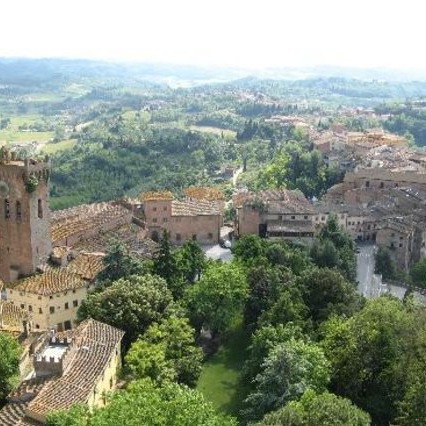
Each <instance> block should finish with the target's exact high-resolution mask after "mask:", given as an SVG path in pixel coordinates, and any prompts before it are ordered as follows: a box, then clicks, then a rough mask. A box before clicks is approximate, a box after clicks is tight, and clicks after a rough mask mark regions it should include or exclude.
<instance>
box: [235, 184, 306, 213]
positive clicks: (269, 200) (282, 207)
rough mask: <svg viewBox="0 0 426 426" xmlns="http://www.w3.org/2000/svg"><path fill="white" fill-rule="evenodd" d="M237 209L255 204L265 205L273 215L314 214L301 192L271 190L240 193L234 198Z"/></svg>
mask: <svg viewBox="0 0 426 426" xmlns="http://www.w3.org/2000/svg"><path fill="white" fill-rule="evenodd" d="M233 201H234V206H235V207H236V208H238V207H242V206H244V205H252V204H253V203H263V204H264V207H265V209H266V211H268V212H272V213H299V214H303V213H314V209H313V207H312V205H311V203H310V202H309V201H308V200H307V199H306V197H305V196H304V195H303V193H302V192H301V191H299V190H290V189H270V190H266V191H261V192H249V191H245V192H240V193H237V194H236V195H235V196H234V199H233Z"/></svg>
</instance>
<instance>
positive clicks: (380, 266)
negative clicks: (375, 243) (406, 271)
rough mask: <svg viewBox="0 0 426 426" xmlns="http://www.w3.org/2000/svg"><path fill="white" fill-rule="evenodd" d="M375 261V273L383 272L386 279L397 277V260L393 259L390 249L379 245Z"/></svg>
mask: <svg viewBox="0 0 426 426" xmlns="http://www.w3.org/2000/svg"><path fill="white" fill-rule="evenodd" d="M375 261H376V265H375V267H374V273H375V274H381V275H382V277H383V279H384V280H391V279H393V278H395V272H396V271H395V262H394V261H393V260H392V257H391V255H390V253H389V250H388V249H386V248H383V247H379V249H378V250H377V253H376V256H375Z"/></svg>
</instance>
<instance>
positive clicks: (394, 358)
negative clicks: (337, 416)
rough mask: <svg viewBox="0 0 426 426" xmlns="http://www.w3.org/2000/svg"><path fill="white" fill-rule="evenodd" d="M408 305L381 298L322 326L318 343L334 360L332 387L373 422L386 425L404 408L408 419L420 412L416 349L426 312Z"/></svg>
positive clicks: (420, 354) (421, 357) (421, 360)
mask: <svg viewBox="0 0 426 426" xmlns="http://www.w3.org/2000/svg"><path fill="white" fill-rule="evenodd" d="M407 303H408V304H407V305H404V304H403V303H402V302H400V301H398V300H395V299H391V298H388V297H381V298H378V299H374V300H370V301H368V303H367V304H366V306H365V307H364V309H362V310H361V311H359V312H358V313H356V314H354V316H352V317H351V318H348V319H344V318H332V319H330V320H329V321H328V322H327V323H325V324H324V329H323V336H324V339H323V340H322V343H321V345H322V346H323V347H324V349H325V353H326V355H327V356H328V358H329V359H330V360H331V362H332V371H333V373H332V382H331V384H332V389H333V390H334V391H335V392H336V393H337V394H339V395H343V396H345V397H348V398H350V399H351V400H352V401H353V402H354V403H355V404H357V405H358V406H359V407H361V408H362V409H364V410H366V411H368V412H369V413H370V414H371V416H372V418H373V421H374V422H375V423H376V424H389V422H392V421H393V420H394V419H395V418H396V417H397V415H398V411H399V409H401V408H402V407H404V406H405V407H406V408H405V412H404V415H405V418H406V419H407V418H410V419H411V420H412V421H413V419H414V418H415V417H416V416H419V415H421V416H424V410H423V408H420V407H419V405H418V403H417V402H416V400H417V401H418V398H421V397H423V395H424V391H423V390H422V389H420V388H419V387H418V386H417V385H416V383H417V381H418V376H417V372H418V371H419V368H424V366H425V364H424V363H425V359H424V354H423V350H421V351H420V352H419V348H420V347H422V345H423V343H424V335H425V324H426V323H425V312H424V309H423V308H415V307H413V306H411V304H410V303H409V302H407ZM421 366H422V367H421ZM411 372H412V373H413V374H411ZM402 401H404V403H402V405H401V402H402ZM404 404H406V405H404ZM419 408H420V413H422V414H420V413H419V411H418V409H419ZM406 421H407V420H406ZM412 424H416V422H413V423H412Z"/></svg>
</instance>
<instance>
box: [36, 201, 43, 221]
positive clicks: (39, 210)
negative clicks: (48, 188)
mask: <svg viewBox="0 0 426 426" xmlns="http://www.w3.org/2000/svg"><path fill="white" fill-rule="evenodd" d="M37 215H38V217H39V219H43V203H42V200H41V198H39V199H38V203H37Z"/></svg>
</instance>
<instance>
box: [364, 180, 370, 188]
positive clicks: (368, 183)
mask: <svg viewBox="0 0 426 426" xmlns="http://www.w3.org/2000/svg"><path fill="white" fill-rule="evenodd" d="M365 186H366V187H367V188H369V187H370V181H369V180H367V182H365Z"/></svg>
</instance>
